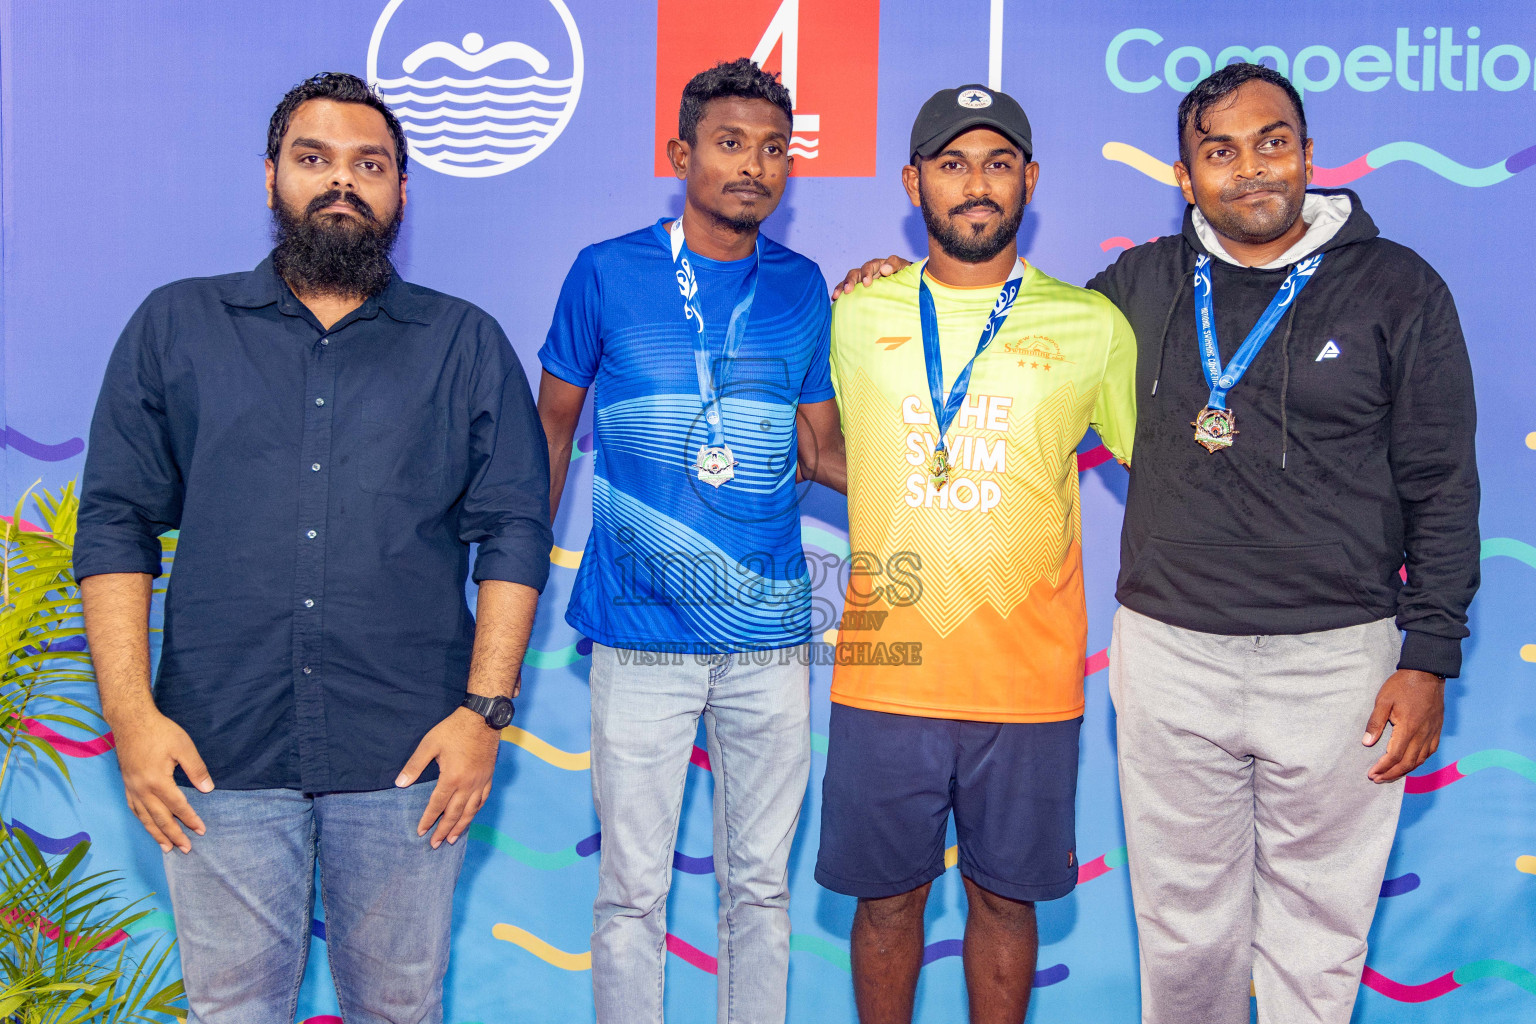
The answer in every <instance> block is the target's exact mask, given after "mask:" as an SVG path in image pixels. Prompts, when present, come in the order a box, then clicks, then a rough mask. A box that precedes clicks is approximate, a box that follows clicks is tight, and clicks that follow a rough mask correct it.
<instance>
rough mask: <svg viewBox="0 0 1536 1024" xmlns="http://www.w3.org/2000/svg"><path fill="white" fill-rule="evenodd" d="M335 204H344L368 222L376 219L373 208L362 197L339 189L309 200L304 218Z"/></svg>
mask: <svg viewBox="0 0 1536 1024" xmlns="http://www.w3.org/2000/svg"><path fill="white" fill-rule="evenodd" d="M336 203H346V204H347V205H348V206H350V207H352V209H354V210H356V211H357V212H358V213H360V214H362V215H363V216H364V217H365V218H366V219H368V220H370V221H372V220H377V219H378V218H377V217H375V216H374V215H373V207H371V206H369V205H368V201H367V200H365V199H364V198H363V197H362V196H360V195H358V194H357V193H356V192H347V191H344V190H342V189H339V188H333V189H331V190H330V191H329V192H322V193H320V194H319V195H318V196H315V198H313V199H311V200H310V201H309V205H308V206H307V207H305V208H304V216H306V217H313V216H314V215H315V214H317V213H319V212H320V211H321V210H323V209H325V208H326V207H327V206H332V205H334V204H336Z"/></svg>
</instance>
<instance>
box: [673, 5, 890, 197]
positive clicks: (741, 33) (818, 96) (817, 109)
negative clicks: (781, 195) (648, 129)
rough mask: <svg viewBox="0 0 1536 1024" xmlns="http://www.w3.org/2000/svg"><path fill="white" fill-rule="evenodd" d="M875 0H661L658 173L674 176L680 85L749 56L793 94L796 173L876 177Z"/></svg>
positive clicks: (877, 31)
mask: <svg viewBox="0 0 1536 1024" xmlns="http://www.w3.org/2000/svg"><path fill="white" fill-rule="evenodd" d="M879 46H880V4H879V0H733V2H732V3H729V4H722V3H719V2H718V0H659V3H658V9H657V19H656V136H655V140H656V153H655V166H656V174H657V175H658V176H661V177H670V176H671V166H670V165H669V164H668V163H667V159H666V143H667V140H668V139H670V138H672V137H673V136H674V135H675V134H676V132H677V105H678V100H679V98H680V97H681V94H682V90H683V86H684V85H686V84H687V82H688V80H689V79H690V78H692V77H693V76H694V75H696V74H698V73H699V72H700V71H703V70H705V69H706V68H708V67H710V66H711V65H713V64H715V63H717V62H719V61H724V60H735V59H736V58H738V57H750V58H751V59H752V60H753V61H756V62H757V63H758V64H759V65H761V66H762V67H764V68H765V69H767V70H769V71H777V72H779V75H780V80H781V81H782V82H783V83H784V86H785V88H787V89H788V90H789V95H790V100H791V105H792V110H793V115H794V117H793V121H792V124H791V129H790V141H789V152H790V155H791V156H793V157H794V158H795V164H794V169H793V171H792V172H791V173H793V174H794V175H795V176H797V177H807V176H815V177H854V176H858V177H868V176H870V175H873V174H874V173H875V117H876V110H877V105H878V103H877V101H878V96H877V89H878V85H879V77H880V67H879V63H880V53H879Z"/></svg>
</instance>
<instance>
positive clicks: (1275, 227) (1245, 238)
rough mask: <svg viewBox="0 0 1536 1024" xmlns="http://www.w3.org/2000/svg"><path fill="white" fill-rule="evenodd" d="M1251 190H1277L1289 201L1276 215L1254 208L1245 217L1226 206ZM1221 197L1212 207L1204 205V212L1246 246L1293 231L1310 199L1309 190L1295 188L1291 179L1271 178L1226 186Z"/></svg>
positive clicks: (1226, 234) (1225, 233)
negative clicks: (1287, 180) (1303, 207)
mask: <svg viewBox="0 0 1536 1024" xmlns="http://www.w3.org/2000/svg"><path fill="white" fill-rule="evenodd" d="M1251 192H1275V193H1278V194H1279V195H1280V197H1281V198H1282V199H1284V200H1285V202H1284V204H1283V205H1282V206H1281V208H1280V212H1279V213H1277V214H1274V215H1273V216H1271V215H1269V214H1268V213H1267V212H1260V211H1257V210H1254V211H1250V212H1249V214H1248V216H1243V215H1241V214H1239V213H1237V212H1236V211H1234V210H1233V209H1232V207H1229V206H1227V205H1226V204H1227V203H1230V202H1231V201H1232V200H1234V199H1237V198H1239V197H1241V196H1245V195H1248V194H1249V193H1251ZM1219 199H1220V201H1219V202H1215V203H1211V204H1210V207H1211V208H1210V209H1209V210H1207V209H1205V208H1204V207H1201V208H1200V212H1201V213H1203V214H1205V219H1206V220H1207V221H1208V222H1210V225H1211V227H1212V228H1214V229H1215V231H1216V233H1217V234H1218V235H1221V236H1222V237H1223V238H1230V239H1232V241H1234V242H1240V243H1242V244H1244V245H1264V244H1266V243H1268V242H1273V241H1274V240H1275V239H1277V238H1279V237H1280V236H1281V235H1283V234H1285V233H1286V232H1287V231H1289V230H1291V227H1292V225H1294V224H1295V223H1296V218H1297V217H1300V216H1301V208H1302V203H1303V202H1304V201H1305V200H1306V189H1305V188H1302V189H1297V188H1293V187H1292V186H1291V184H1290V183H1289V182H1285V181H1279V180H1275V179H1271V180H1269V181H1265V182H1263V183H1261V184H1258V185H1256V186H1250V187H1247V188H1226V189H1223V190H1222V191H1221V193H1220V196H1219Z"/></svg>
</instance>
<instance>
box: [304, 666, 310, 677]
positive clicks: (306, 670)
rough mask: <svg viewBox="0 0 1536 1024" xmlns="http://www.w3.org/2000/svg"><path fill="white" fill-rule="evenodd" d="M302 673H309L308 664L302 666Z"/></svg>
mask: <svg viewBox="0 0 1536 1024" xmlns="http://www.w3.org/2000/svg"><path fill="white" fill-rule="evenodd" d="M304 674H305V675H309V666H308V665H305V666H304Z"/></svg>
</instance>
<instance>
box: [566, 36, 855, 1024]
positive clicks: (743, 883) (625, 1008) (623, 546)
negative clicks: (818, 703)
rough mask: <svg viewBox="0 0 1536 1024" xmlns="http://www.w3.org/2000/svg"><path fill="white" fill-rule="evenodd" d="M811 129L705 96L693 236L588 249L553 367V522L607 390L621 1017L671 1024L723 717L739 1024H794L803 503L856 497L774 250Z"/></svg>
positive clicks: (602, 465)
mask: <svg viewBox="0 0 1536 1024" xmlns="http://www.w3.org/2000/svg"><path fill="white" fill-rule="evenodd" d="M790 109H791V104H790V96H789V92H788V90H787V89H785V87H784V86H783V85H781V84H780V83H779V82H778V80H777V76H776V75H771V74H768V73H766V72H764V71H763V70H762V69H761V68H759V67H758V66H757V65H756V64H754V63H752V62H751V61H749V60H745V59H742V60H737V61H734V62H731V63H729V64H719V65H717V66H715V67H714V68H711V69H710V70H708V71H705V72H703V73H701V74H699V75H697V76H695V77H694V78H693V80H692V81H690V82H689V83H688V85H687V86H686V88H684V90H683V98H682V108H681V111H680V112H679V115H678V138H675V139H672V140H671V141H669V142H668V143H667V155H668V157H669V158H670V160H671V162H672V167H673V169H674V171H675V173H676V174H677V177H678V178H679V179H681V180H683V181H684V182H686V198H685V201H684V205H683V214H682V216H681V217H680V218H678V219H677V220H670V221H669V220H666V219H663V220H661V221H659V222H657V223H655V224H652V225H650V226H648V227H645V228H642V229H641V230H639V231H635V232H632V233H630V234H627V235H623V236H621V237H619V238H613V239H609V240H608V241H606V242H600V243H598V244H597V245H592V246H588V247H587V248H585V249H583V250H582V251H581V253H580V255H578V256H577V258H576V263H575V265H574V266H572V268H571V271H570V274H569V275H568V276H567V277H566V280H565V285H564V287H563V288H562V289H561V291H560V301H559V305H558V307H557V308H556V310H555V317H554V323H553V324H552V325H551V326H550V329H549V337H548V339H547V340H546V341H545V343H544V347H543V348H542V349H541V350H540V351H539V359H540V361H541V362H542V363H543V364H544V375H543V379H542V381H541V383H540V386H539V414H540V417H541V418H542V419H543V421H544V430H545V433H546V434H547V435H548V438H549V453H550V460H551V479H552V481H553V484H552V487H551V490H550V507H551V509H553V510H558V508H559V502H560V492H561V490H562V489H563V485H564V481H565V474H566V470H567V468H568V467H569V465H570V456H571V438H572V435H573V434H574V432H575V428H576V423H577V421H578V419H579V418H580V415H581V408H582V403H583V402H584V401H585V399H586V394H587V389H588V388H590V387H593V386H595V387H596V389H597V390H596V399H595V401H596V408H595V413H594V419H595V427H596V430H595V433H596V440H595V444H594V455H595V461H594V470H593V483H592V531H591V535H590V536H589V538H588V540H587V546H586V550H585V552H583V554H582V559H581V568H580V570H579V571H578V573H577V576H576V585H575V588H574V591H573V592H572V595H571V601H570V606H569V608H568V609H567V611H566V620H567V621H569V622H570V624H571V625H572V626H574V627H576V628H577V629H579V630H581V631H582V632H583V633H584V634H586V635H587V636H589V637H591V638H592V641H593V647H592V671H591V684H592V797H593V801H594V803H595V804H596V807H597V815H598V820H599V821H600V823H601V825H602V835H603V844H602V859H601V863H600V867H599V869H598V894H597V903H596V906H595V908H594V915H593V916H594V928H593V935H592V987H593V992H594V996H595V1001H596V1008H597V1019H598V1021H599V1022H621V1021H622V1022H625V1024H629V1022H644V1024H660V1022H661V1020H662V977H663V973H664V963H665V957H666V903H667V892H668V889H669V888H670V884H671V878H672V851H673V847H674V845H675V844H676V840H677V823H678V816H679V814H680V811H681V808H682V801H683V783H684V779H685V776H686V772H687V768H688V762H689V759H690V756H691V753H692V749H693V740H694V736H695V733H696V732H697V729H698V721H699V716H700V715H703V717H704V722H705V727H706V730H707V733H708V743H709V756H710V763H711V766H712V768H713V770H714V773H715V823H714V860H715V874H716V876H717V877H718V878H719V881H720V899H721V901H722V910H721V914H720V958H719V959H720V966H719V1019H720V1020H721V1021H722V1022H726V1021H729V1022H746V1021H754V1022H755V1021H783V1019H784V1009H785V982H786V979H787V975H788V969H789V914H788V910H787V905H788V902H789V880H788V860H789V850H790V844H791V842H792V840H793V839H794V834H795V826H796V823H797V822H798V820H799V815H800V802H801V798H802V796H803V794H804V793H805V786H806V781H807V778H808V775H809V771H810V719H809V710H810V708H809V671H810V670H809V662H810V659H809V656H808V655H809V649H808V647H807V643H808V641H809V640H810V639H811V629H812V625H811V608H810V596H811V595H810V590H811V585H810V579H809V576H808V573H807V572H806V563H805V557H804V554H803V552H802V549H801V546H800V518H799V513H798V509H797V502H796V492H795V483H796V480H797V479H811V480H816V481H818V482H821V483H824V484H826V485H827V486H829V487H833V488H835V489H837V490H839V491H846V490H847V484H846V482H845V473H844V467H843V458H842V434H841V431H840V429H839V425H838V418H837V406H836V403H835V402H834V400H833V392H832V382H831V377H830V370H829V362H828V337H829V334H828V332H829V323H830V313H829V305H828V301H827V294H826V285H825V283H824V282H823V280H822V276H821V271H820V270H819V269H818V268H817V266H816V264H814V263H812V262H811V261H810V260H808V259H806V258H805V257H803V256H800V255H799V254H797V253H794V252H791V251H790V250H788V249H786V248H784V247H783V246H782V245H779V244H778V243H776V242H774V241H772V240H771V239H768V238H764V237H762V235H761V234H760V233H759V231H758V226H759V225H760V224H761V223H762V221H763V219H764V218H766V217H767V216H768V215H769V214H770V213H772V212H773V210H774V208H775V207H777V206H778V204H779V200H780V198H782V196H783V194H784V185H785V179H786V178H787V177H788V175H789V169H790V164H791V159H792V158H791V157H790V156H789V139H790V126H791V123H792V116H791V113H790ZM797 420H798V422H797Z"/></svg>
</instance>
